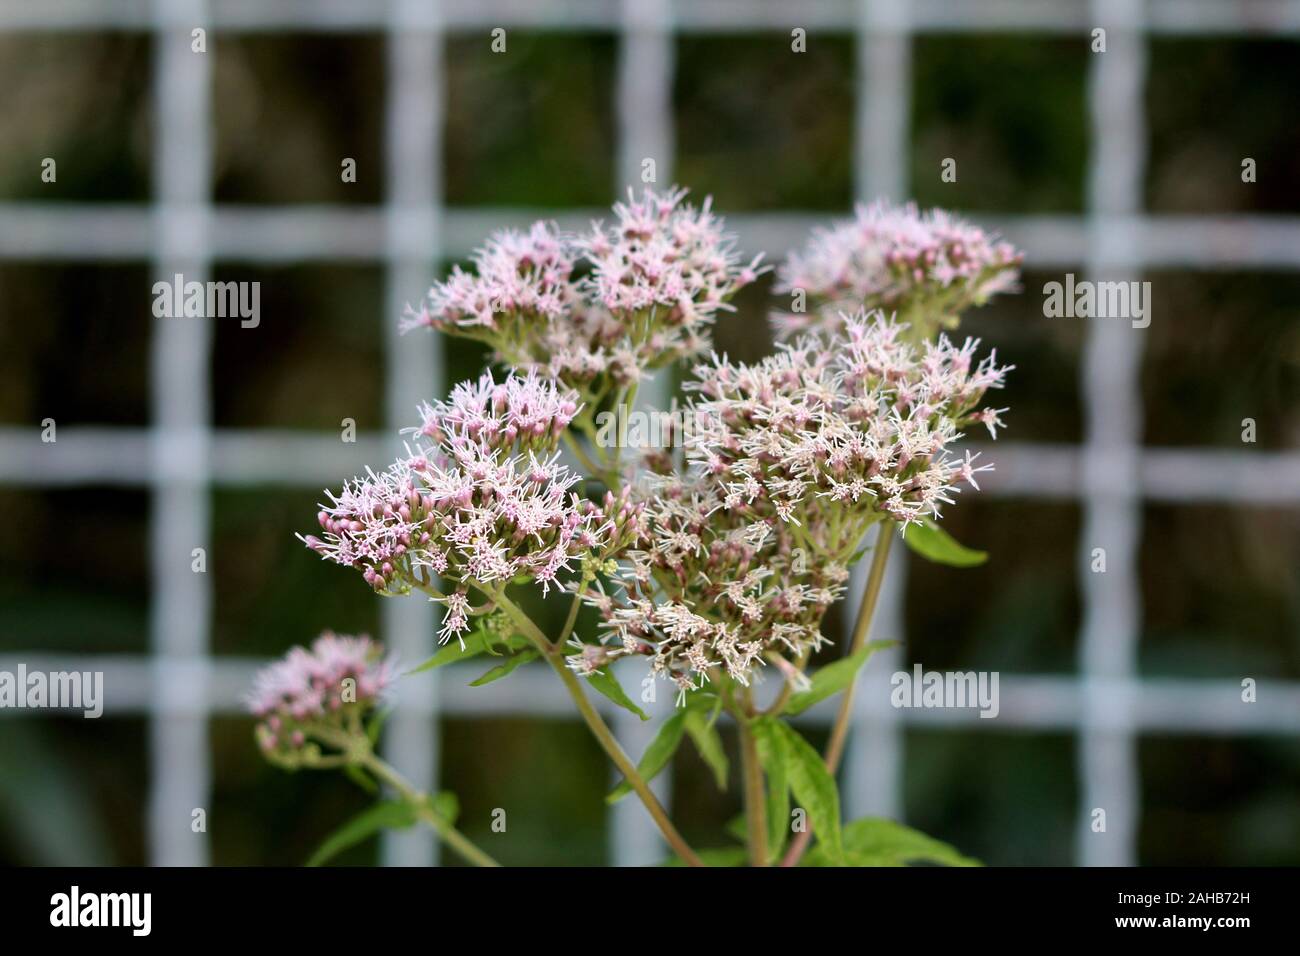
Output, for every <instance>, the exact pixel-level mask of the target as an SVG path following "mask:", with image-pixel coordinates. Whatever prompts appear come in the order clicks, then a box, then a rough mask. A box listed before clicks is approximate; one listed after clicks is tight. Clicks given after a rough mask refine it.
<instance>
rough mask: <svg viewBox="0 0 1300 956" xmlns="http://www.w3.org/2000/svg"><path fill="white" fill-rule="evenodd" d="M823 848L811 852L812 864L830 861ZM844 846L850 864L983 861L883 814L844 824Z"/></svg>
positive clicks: (951, 863) (956, 863)
mask: <svg viewBox="0 0 1300 956" xmlns="http://www.w3.org/2000/svg"><path fill="white" fill-rule="evenodd" d="M819 849H820V848H817V849H814V850H813V851H812V852H811V853H809V854H808V857H809V860H808V863H809V865H810V866H826V865H828V864H827V862H826V860H825V858H824V856H823V855H822V854H821V853H819V852H818V850H819ZM844 849H845V855H846V857H847V859H848V863H849V865H850V866H907V865H908V864H911V863H936V864H941V865H943V866H980V865H981V864H980V862H979V861H978V860H975V859H972V858H971V857H968V856H965V855H963V854H962V853H960V852H958V851H957V850H956V849H954V848H953V847H951V846H949V845H948V844H947V843H944V842H942V841H941V840H936V839H934V837H930V836H926V835H925V834H924V833H922V832H921V831H920V830H913V829H912V828H911V827H907V826H904V825H903V824H901V823H896V822H894V821H893V820H886V819H883V818H881V817H864V818H863V819H861V820H854V821H853V822H852V823H850V824H847V825H846V826H845V827H844Z"/></svg>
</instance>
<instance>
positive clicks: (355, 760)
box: [311, 727, 501, 866]
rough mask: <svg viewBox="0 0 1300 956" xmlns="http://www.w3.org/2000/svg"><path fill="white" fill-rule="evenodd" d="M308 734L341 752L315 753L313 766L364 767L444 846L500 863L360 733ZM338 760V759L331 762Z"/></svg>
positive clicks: (470, 858) (478, 861) (484, 862)
mask: <svg viewBox="0 0 1300 956" xmlns="http://www.w3.org/2000/svg"><path fill="white" fill-rule="evenodd" d="M311 734H312V736H314V737H317V738H319V739H320V740H321V741H323V742H324V743H327V744H329V745H331V746H333V747H338V748H339V749H340V750H342V751H343V752H342V753H340V754H338V755H337V756H336V757H319V758H317V760H316V762H315V763H314V764H313V766H314V767H317V768H325V767H330V766H336V765H337V766H344V765H349V764H350V765H352V766H358V767H365V768H366V769H367V770H369V771H370V772H371V773H372V774H374V775H375V777H377V778H378V779H380V780H382V781H383V782H384V783H386V784H388V785H389V786H390V787H392V788H393V789H394V790H395V791H397V794H398V796H400V797H401V798H402V800H403V801H404V802H405V803H407V804H409V805H410V807H411V809H412V811H414V813H415V815H416V816H417V817H418V818H419V819H420V821H421V822H423V823H424V824H426V825H427V826H428V827H429V828H430V829H431V830H433V831H434V832H435V833H436V834H438V836H439V838H441V839H442V841H443V842H444V843H446V844H447V846H449V847H451V848H452V849H453V850H455V851H456V852H457V853H459V854H460V855H461V856H462V857H464V858H465V860H466V861H467V862H469V863H472V864H474V865H475V866H500V865H501V864H500V863H498V862H497V861H496V860H494V859H492V857H491V856H489V855H488V854H487V853H485V852H484V851H483V850H481V849H479V848H478V847H477V846H475V845H474V843H473V842H472V841H471V840H470V839H469V837H467V836H465V834H463V833H461V832H460V831H459V830H457V829H456V828H455V827H454V826H453V825H452V824H451V823H450V822H449V821H447V820H444V819H443V818H442V815H441V814H439V813H438V812H437V811H436V810H434V808H433V806H432V805H431V804H430V803H429V799H428V797H427V796H426V795H425V794H423V793H421V792H420V791H419V790H417V789H416V788H415V787H414V786H413V785H412V784H411V782H410V781H409V780H407V779H406V778H405V777H403V776H402V775H401V774H400V773H398V772H397V770H396V769H394V768H393V766H392V765H391V764H389V763H388V762H386V761H385V760H384V759H383V758H382V757H380V756H379V755H378V754H376V753H375V751H374V749H373V748H372V747H371V745H370V741H369V740H368V739H367V738H366V737H365V735H364V734H358V733H350V734H349V733H345V732H343V731H335V730H334V729H332V728H325V727H320V728H315V729H313V730H312V731H311ZM334 761H339V763H337V764H336V763H334Z"/></svg>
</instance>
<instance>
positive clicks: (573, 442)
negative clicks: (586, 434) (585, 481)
mask: <svg viewBox="0 0 1300 956" xmlns="http://www.w3.org/2000/svg"><path fill="white" fill-rule="evenodd" d="M561 437H562V438H563V439H564V444H565V445H567V446H568V448H569V451H571V452H573V455H574V457H575V458H577V459H578V461H580V462H582V466H583V467H584V468H586V469H587V470H588V471H589V472H591V473H593V474H594V475H597V476H599V475H600V473H601V468H600V466H599V465H597V464H596V463H595V462H594V461H592V460H591V456H590V455H588V454H587V450H586V449H585V448H583V447H582V442H580V441H578V439H577V438H575V437H574V436H573V433H572V432H570V431H569V430H568V429H567V428H566V429H565V430H564V431H563V432H562V433H561Z"/></svg>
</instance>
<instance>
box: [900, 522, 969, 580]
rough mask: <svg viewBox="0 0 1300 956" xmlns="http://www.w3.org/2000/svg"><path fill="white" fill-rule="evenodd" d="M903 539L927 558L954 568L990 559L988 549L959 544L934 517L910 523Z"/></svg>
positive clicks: (967, 566)
mask: <svg viewBox="0 0 1300 956" xmlns="http://www.w3.org/2000/svg"><path fill="white" fill-rule="evenodd" d="M903 541H904V542H905V543H906V544H907V546H908V547H909V548H911V549H912V550H913V551H915V552H916V553H917V554H919V555H920V556H921V557H923V558H925V559H926V560H928V561H934V562H936V563H938V564H949V565H952V566H953V567H954V568H973V567H975V566H976V565H980V564H983V563H984V562H985V561H987V560H988V559H989V555H988V552H987V551H976V550H975V549H974V548H968V547H966V546H965V545H963V544H958V543H957V541H956V539H954V538H953V536H952V535H950V534H949V533H948V532H947V531H944V530H943V528H941V527H939V525H938V524H937V523H936V522H935V520H934V519H933V518H922V519H921V523H920V524H914V525H909V526H908V528H907V530H906V531H904V532H903Z"/></svg>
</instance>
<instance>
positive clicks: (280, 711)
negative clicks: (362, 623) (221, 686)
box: [247, 631, 394, 754]
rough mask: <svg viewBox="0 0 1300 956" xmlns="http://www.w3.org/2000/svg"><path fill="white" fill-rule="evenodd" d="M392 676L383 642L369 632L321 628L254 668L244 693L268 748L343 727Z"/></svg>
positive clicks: (295, 746) (280, 748)
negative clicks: (308, 644)
mask: <svg viewBox="0 0 1300 956" xmlns="http://www.w3.org/2000/svg"><path fill="white" fill-rule="evenodd" d="M393 677H394V668H393V665H392V661H391V660H390V659H389V658H387V657H386V656H385V655H384V649H383V646H382V645H380V644H378V643H376V642H375V641H372V640H371V639H370V638H369V637H365V636H362V637H350V636H347V635H335V634H333V633H330V632H328V631H327V632H325V633H324V634H322V635H321V636H320V637H318V638H316V640H315V641H313V642H312V645H311V647H310V649H308V648H303V647H295V648H293V649H291V650H290V651H289V653H288V654H287V655H285V656H284V657H283V658H281V659H280V660H278V661H276V662H275V663H274V664H271V665H269V666H267V667H265V668H263V669H262V670H261V671H259V672H258V673H257V676H256V678H255V679H254V683H253V689H252V692H251V693H250V694H249V696H248V698H247V704H248V709H249V711H250V712H251V713H252V714H253V716H254V717H256V718H258V721H259V723H258V726H257V737H258V741H259V743H260V744H261V746H262V749H263V750H265V751H267V752H278V753H284V754H288V753H291V752H293V751H296V750H299V749H300V748H302V747H304V746H306V745H307V744H308V742H309V740H310V739H311V736H312V732H313V730H314V729H318V728H320V727H321V726H326V727H335V728H339V729H343V728H344V724H345V721H349V720H355V719H356V718H358V717H360V716H364V714H365V713H366V712H367V711H369V710H370V709H371V708H372V707H374V706H375V704H376V703H378V702H379V701H380V700H381V699H382V697H383V695H384V693H385V691H386V690H387V689H388V687H389V685H390V684H391V683H392V681H393Z"/></svg>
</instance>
